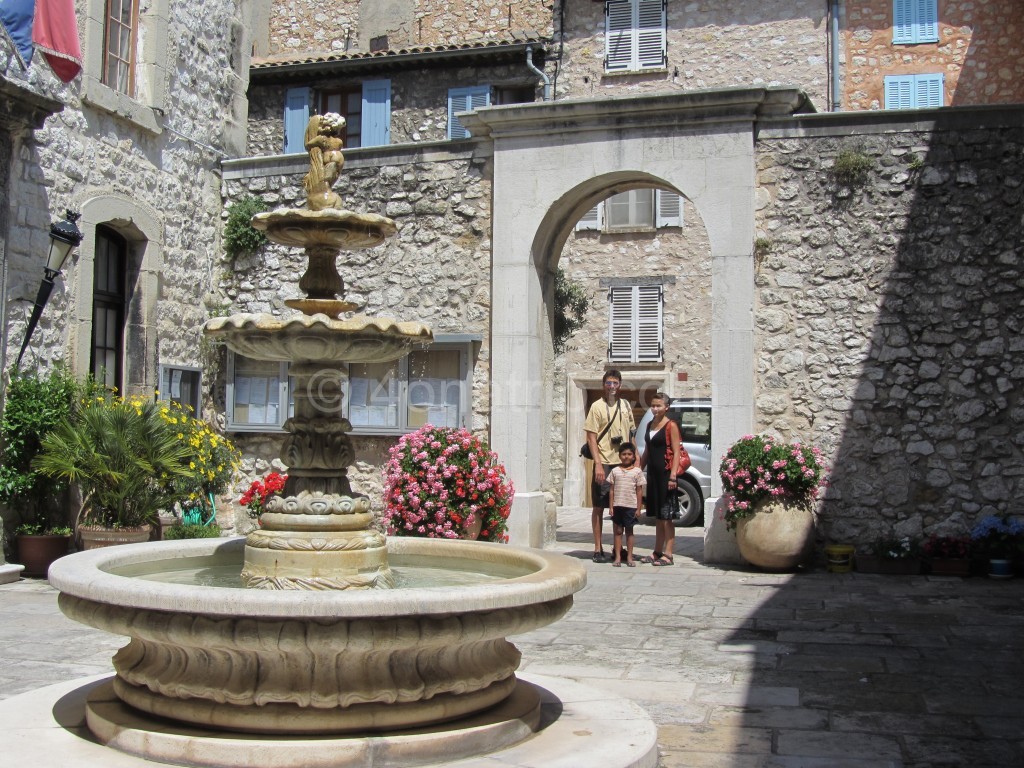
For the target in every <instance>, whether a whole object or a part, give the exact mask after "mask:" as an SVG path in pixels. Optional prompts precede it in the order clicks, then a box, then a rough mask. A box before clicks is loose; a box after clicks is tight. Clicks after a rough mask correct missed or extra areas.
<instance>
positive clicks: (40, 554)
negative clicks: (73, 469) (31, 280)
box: [0, 365, 82, 576]
mask: <svg viewBox="0 0 1024 768" xmlns="http://www.w3.org/2000/svg"><path fill="white" fill-rule="evenodd" d="M81 390H82V387H81V385H79V384H78V383H77V382H76V381H75V379H74V377H73V376H72V375H71V373H70V372H69V371H68V370H67V368H65V367H64V366H62V365H57V366H55V367H53V368H51V369H50V370H49V371H48V372H47V373H46V374H45V375H39V374H34V373H28V374H26V373H21V372H17V371H16V372H15V373H14V375H13V377H12V378H11V381H10V385H9V386H8V388H7V397H6V402H5V405H4V411H3V418H2V419H0V503H2V504H4V505H5V506H6V507H7V508H8V509H10V510H11V511H12V512H14V513H16V519H17V521H18V522H17V524H16V525H15V526H14V533H15V536H16V539H15V541H16V543H17V554H18V559H19V560H20V562H21V563H22V565H24V566H25V574H26V575H28V576H45V575H46V572H47V570H48V569H49V567H50V563H52V562H53V561H54V560H56V559H57V558H58V557H60V556H61V555H64V554H66V553H67V551H68V543H69V541H70V529H68V528H67V513H66V512H65V509H64V507H63V501H64V498H63V495H64V491H65V489H66V486H65V484H64V483H60V482H57V483H55V482H54V481H53V480H52V479H50V478H48V477H45V476H43V475H41V474H40V473H39V472H37V471H36V470H34V469H33V468H32V461H33V460H34V459H35V457H36V456H37V455H38V453H39V451H40V448H41V440H42V438H43V437H44V436H45V435H47V434H48V433H49V432H50V431H51V430H53V429H54V428H55V427H56V426H57V425H58V424H60V423H61V422H62V421H63V420H65V419H66V418H67V417H68V416H69V414H70V413H71V412H72V407H73V405H72V404H73V403H74V402H75V400H76V399H77V397H78V395H79V393H80V392H81Z"/></svg>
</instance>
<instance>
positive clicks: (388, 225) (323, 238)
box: [252, 208, 397, 251]
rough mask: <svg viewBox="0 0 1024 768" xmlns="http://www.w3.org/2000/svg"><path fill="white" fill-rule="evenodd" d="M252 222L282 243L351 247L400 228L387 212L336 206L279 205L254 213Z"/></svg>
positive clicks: (379, 240)
mask: <svg viewBox="0 0 1024 768" xmlns="http://www.w3.org/2000/svg"><path fill="white" fill-rule="evenodd" d="M252 226H253V228H254V229H258V230H260V231H263V232H266V233H267V237H268V238H270V240H272V241H273V242H275V243H280V244H281V245H290V246H294V247H297V248H318V247H328V248H335V249H344V250H349V251H352V250H357V249H360V248H373V247H374V246H377V245H380V244H381V243H383V242H384V240H385V239H387V238H389V237H391V236H392V235H393V234H395V232H396V231H397V227H396V226H395V222H394V221H392V220H391V219H389V218H387V217H386V216H379V215H377V214H375V213H355V212H354V211H345V210H340V209H337V208H327V209H324V210H322V211H310V210H306V209H303V208H276V209H274V210H273V211H265V212H263V213H258V214H256V215H255V216H253V217H252Z"/></svg>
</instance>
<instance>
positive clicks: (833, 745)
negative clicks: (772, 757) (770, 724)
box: [777, 729, 901, 760]
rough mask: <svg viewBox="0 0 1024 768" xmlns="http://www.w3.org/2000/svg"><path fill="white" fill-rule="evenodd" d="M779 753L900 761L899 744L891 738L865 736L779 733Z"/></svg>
mask: <svg viewBox="0 0 1024 768" xmlns="http://www.w3.org/2000/svg"><path fill="white" fill-rule="evenodd" d="M777 744H778V746H777V752H778V754H780V755H793V756H800V757H846V756H849V755H856V756H857V758H858V759H860V760H898V759H900V755H901V752H900V745H899V742H898V741H897V740H896V739H895V738H892V737H888V736H879V735H874V734H864V733H829V732H824V731H796V730H788V729H787V730H780V731H779V734H778V742H777Z"/></svg>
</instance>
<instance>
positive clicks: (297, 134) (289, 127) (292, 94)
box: [284, 87, 309, 153]
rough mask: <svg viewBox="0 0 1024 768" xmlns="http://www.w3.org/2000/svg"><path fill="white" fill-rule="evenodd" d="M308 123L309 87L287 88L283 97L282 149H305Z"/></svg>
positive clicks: (299, 150) (289, 150)
mask: <svg viewBox="0 0 1024 768" xmlns="http://www.w3.org/2000/svg"><path fill="white" fill-rule="evenodd" d="M308 123H309V88H305V87H303V88H289V89H288V91H287V92H286V93H285V99H284V151H285V153H291V152H305V151H306V125H307V124H308Z"/></svg>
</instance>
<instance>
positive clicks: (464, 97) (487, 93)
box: [448, 85, 491, 139]
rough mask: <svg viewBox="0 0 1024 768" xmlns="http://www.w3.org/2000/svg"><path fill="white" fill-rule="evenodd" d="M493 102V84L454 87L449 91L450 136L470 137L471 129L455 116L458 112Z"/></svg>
mask: <svg viewBox="0 0 1024 768" xmlns="http://www.w3.org/2000/svg"><path fill="white" fill-rule="evenodd" d="M490 104H491V86H489V85H474V86H471V87H469V88H452V89H450V90H449V91H448V138H449V139H468V138H469V131H467V130H466V128H465V127H464V126H463V125H462V123H460V122H459V119H458V118H457V117H456V116H455V114H456V113H457V112H469V111H472V110H474V109H480V108H481V107H488V106H490Z"/></svg>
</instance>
